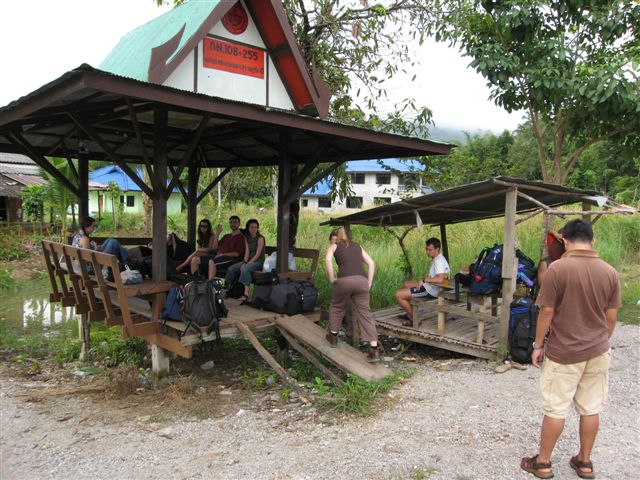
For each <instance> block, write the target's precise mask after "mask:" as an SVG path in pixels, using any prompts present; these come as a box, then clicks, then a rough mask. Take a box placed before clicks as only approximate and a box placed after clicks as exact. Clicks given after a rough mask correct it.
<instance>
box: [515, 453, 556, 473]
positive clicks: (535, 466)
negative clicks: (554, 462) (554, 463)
mask: <svg viewBox="0 0 640 480" xmlns="http://www.w3.org/2000/svg"><path fill="white" fill-rule="evenodd" d="M520 468H522V469H523V470H524V471H525V472H529V473H531V474H533V475H535V476H536V477H538V478H553V470H551V462H549V463H541V462H538V455H535V456H533V457H524V458H523V459H522V461H521V462H520ZM543 470H547V471H546V472H543Z"/></svg>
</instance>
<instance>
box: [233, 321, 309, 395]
mask: <svg viewBox="0 0 640 480" xmlns="http://www.w3.org/2000/svg"><path fill="white" fill-rule="evenodd" d="M236 327H237V328H238V330H240V332H242V334H243V335H244V336H245V338H246V339H247V340H249V342H251V345H253V348H255V349H256V351H257V352H258V353H259V354H260V356H261V357H262V358H264V360H265V361H266V362H267V363H268V364H269V366H270V367H271V368H273V369H274V370H275V371H276V373H277V374H278V375H279V376H280V378H282V379H283V380H284V381H285V382H286V383H287V384H288V385H289V386H290V387H292V388H294V389H295V390H296V391H298V393H300V397H301V398H303V399H304V400H305V401H306V396H307V393H306V392H305V391H304V390H303V389H302V388H301V387H300V385H298V382H296V380H295V378H293V377H291V376H290V375H289V374H288V373H287V371H286V370H285V369H284V368H282V367H281V366H280V364H279V363H278V362H277V361H276V359H275V358H273V355H271V354H270V353H269V352H268V351H267V349H266V348H264V347H263V346H262V345H261V344H260V342H259V341H258V338H257V337H256V336H255V335H254V334H253V332H252V331H251V329H249V327H247V326H246V325H245V324H244V323H243V322H238V323H236Z"/></svg>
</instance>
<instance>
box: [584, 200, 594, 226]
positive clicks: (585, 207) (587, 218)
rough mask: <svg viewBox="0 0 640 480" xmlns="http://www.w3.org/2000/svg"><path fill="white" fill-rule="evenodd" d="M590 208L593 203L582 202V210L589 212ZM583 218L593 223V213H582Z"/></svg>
mask: <svg viewBox="0 0 640 480" xmlns="http://www.w3.org/2000/svg"><path fill="white" fill-rule="evenodd" d="M590 210H591V204H590V203H587V202H582V211H583V212H588V211H590ZM582 220H584V221H585V222H589V223H593V222H591V215H587V214H584V215H582Z"/></svg>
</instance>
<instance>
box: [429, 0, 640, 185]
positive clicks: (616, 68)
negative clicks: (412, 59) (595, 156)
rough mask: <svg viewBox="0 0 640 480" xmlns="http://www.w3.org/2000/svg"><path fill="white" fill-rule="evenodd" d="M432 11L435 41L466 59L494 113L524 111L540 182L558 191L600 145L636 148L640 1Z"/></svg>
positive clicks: (541, 0)
mask: <svg viewBox="0 0 640 480" xmlns="http://www.w3.org/2000/svg"><path fill="white" fill-rule="evenodd" d="M438 3H439V5H441V6H442V7H443V11H442V12H441V13H440V15H439V21H438V23H437V25H436V26H435V27H434V28H433V29H432V31H434V32H435V33H436V38H437V39H439V40H449V41H452V42H454V43H456V44H457V45H459V47H460V48H461V50H462V52H463V53H464V54H466V55H467V56H469V57H471V58H472V61H471V66H473V67H474V68H475V69H476V70H477V71H478V72H479V73H480V74H482V75H483V76H484V77H485V78H486V79H487V81H488V82H489V84H490V86H491V89H492V90H491V98H492V99H493V100H494V101H495V102H496V103H497V104H498V105H500V106H502V107H504V108H505V109H506V110H508V111H513V110H520V109H524V110H526V111H527V112H528V115H529V123H530V125H531V130H532V133H533V137H534V139H535V142H536V147H537V151H538V161H539V164H540V171H541V173H542V178H543V179H544V180H545V181H547V182H552V183H558V184H565V183H566V182H567V179H568V178H569V176H570V175H571V172H572V171H573V169H574V167H575V166H576V164H577V162H578V160H579V159H580V157H581V155H582V154H583V153H584V152H585V151H586V150H587V149H588V148H589V147H590V146H591V145H594V144H597V143H598V142H601V141H604V140H608V139H612V140H616V141H618V142H619V143H624V144H627V145H637V144H638V143H639V138H638V132H639V131H640V102H639V101H638V99H639V98H640V87H639V86H638V85H639V84H638V76H639V69H638V60H639V58H640V46H639V44H638V29H639V28H640V21H638V19H640V4H639V3H638V2H635V1H632V0H622V1H620V0H604V1H602V0H601V1H593V0H571V1H560V0H527V1H524V2H523V1H521V0H502V1H499V2H498V1H495V0H457V1H455V2H448V1H442V2H438Z"/></svg>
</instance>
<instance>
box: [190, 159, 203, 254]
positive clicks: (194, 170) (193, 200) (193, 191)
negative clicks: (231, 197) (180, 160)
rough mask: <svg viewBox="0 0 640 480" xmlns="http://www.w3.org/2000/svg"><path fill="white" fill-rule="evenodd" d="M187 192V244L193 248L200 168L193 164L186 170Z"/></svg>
mask: <svg viewBox="0 0 640 480" xmlns="http://www.w3.org/2000/svg"><path fill="white" fill-rule="evenodd" d="M188 175H189V177H188V179H187V182H188V190H187V243H188V244H189V245H191V246H192V247H194V248H195V246H196V237H197V233H198V232H197V226H196V221H197V218H196V215H197V212H198V183H199V181H200V167H198V166H197V165H195V164H194V163H193V162H191V163H190V164H189V169H188Z"/></svg>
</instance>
